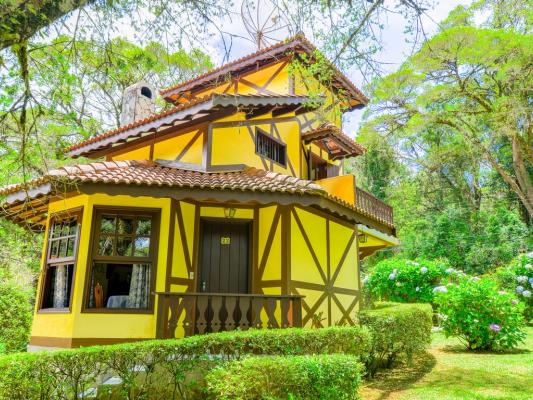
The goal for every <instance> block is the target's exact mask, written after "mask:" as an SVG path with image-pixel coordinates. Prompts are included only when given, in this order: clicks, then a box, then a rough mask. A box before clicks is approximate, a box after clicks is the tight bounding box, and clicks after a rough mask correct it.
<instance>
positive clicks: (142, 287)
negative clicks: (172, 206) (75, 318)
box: [86, 209, 159, 312]
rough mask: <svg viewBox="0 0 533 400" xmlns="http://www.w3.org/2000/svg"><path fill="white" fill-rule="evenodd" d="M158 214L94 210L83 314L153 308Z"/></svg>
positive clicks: (122, 210) (123, 210)
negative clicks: (91, 246)
mask: <svg viewBox="0 0 533 400" xmlns="http://www.w3.org/2000/svg"><path fill="white" fill-rule="evenodd" d="M158 227H159V214H157V213H155V212H153V211H148V210H147V211H144V210H127V209H120V210H116V211H113V210H103V209H102V210H100V209H98V210H96V213H95V223H94V227H93V249H92V258H91V262H90V265H89V273H88V277H89V280H88V290H87V292H88V296H87V299H86V310H87V311H91V310H93V311H97V310H100V311H107V312H113V311H118V312H120V311H122V312H136V311H138V312H142V311H145V312H149V311H150V310H151V309H152V308H153V296H152V292H153V285H154V283H155V276H154V272H155V268H156V265H155V256H156V252H157V246H156V239H157V230H158Z"/></svg>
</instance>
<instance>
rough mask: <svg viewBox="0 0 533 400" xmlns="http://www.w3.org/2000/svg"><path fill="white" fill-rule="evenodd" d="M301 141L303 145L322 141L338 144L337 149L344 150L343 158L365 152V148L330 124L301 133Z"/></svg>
mask: <svg viewBox="0 0 533 400" xmlns="http://www.w3.org/2000/svg"><path fill="white" fill-rule="evenodd" d="M302 140H303V141H304V142H305V143H311V142H314V141H322V140H332V141H334V142H335V143H336V144H338V146H339V147H341V148H342V149H345V150H344V153H345V154H344V155H343V157H350V156H357V155H361V154H364V153H365V152H366V148H365V147H364V146H362V145H360V144H359V143H357V142H356V141H354V140H353V139H352V138H350V137H349V136H348V135H347V134H345V133H344V132H343V131H342V130H340V129H339V128H338V127H337V126H336V125H333V124H330V123H328V124H324V125H321V126H319V127H318V128H315V129H310V130H308V131H305V132H302Z"/></svg>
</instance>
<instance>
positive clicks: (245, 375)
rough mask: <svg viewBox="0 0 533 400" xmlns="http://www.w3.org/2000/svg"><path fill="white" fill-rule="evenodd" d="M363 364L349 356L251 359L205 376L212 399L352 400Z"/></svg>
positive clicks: (237, 362) (233, 363)
mask: <svg viewBox="0 0 533 400" xmlns="http://www.w3.org/2000/svg"><path fill="white" fill-rule="evenodd" d="M361 371H362V364H360V363H359V362H358V359H357V358H356V357H353V356H349V355H341V354H335V355H318V356H269V357H250V358H245V359H243V360H241V361H233V362H230V363H228V364H227V365H224V366H221V367H218V368H216V369H214V370H213V371H212V372H210V373H209V374H208V375H207V377H206V381H207V389H208V393H209V394H210V396H211V398H214V399H221V400H222V399H242V400H247V399H250V400H252V399H269V400H275V399H294V400H296V399H306V400H314V399H316V400H319V399H320V400H328V399H331V400H353V399H355V398H357V389H358V387H359V384H360V382H361Z"/></svg>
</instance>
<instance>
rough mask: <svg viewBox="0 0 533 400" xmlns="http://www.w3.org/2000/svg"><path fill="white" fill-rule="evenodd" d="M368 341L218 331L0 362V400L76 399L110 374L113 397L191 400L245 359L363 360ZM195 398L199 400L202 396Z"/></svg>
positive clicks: (330, 331) (324, 334)
mask: <svg viewBox="0 0 533 400" xmlns="http://www.w3.org/2000/svg"><path fill="white" fill-rule="evenodd" d="M370 342H371V336H370V334H369V332H368V330H367V329H365V328H361V327H331V328H323V329H294V328H293V329H279V330H248V331H234V332H223V333H216V334H209V335H198V336H191V337H188V338H185V339H175V340H153V341H146V342H136V343H128V344H120V345H112V346H95V347H87V348H82V349H74V350H62V351H56V352H50V353H30V354H16V355H12V356H5V357H3V358H0V370H2V372H3V374H2V379H0V399H43V398H54V399H55V398H57V399H72V400H74V399H78V398H80V394H81V393H83V392H85V391H86V390H88V389H89V388H93V387H96V386H98V385H97V383H98V382H97V377H98V376H101V375H114V376H118V377H120V378H121V380H122V383H121V384H120V385H119V387H118V388H117V390H116V392H117V393H118V395H119V398H128V399H144V398H147V397H148V398H151V399H185V398H187V399H190V398H194V396H195V394H197V393H199V392H200V391H201V389H202V388H201V387H202V385H203V381H202V378H203V375H204V374H205V372H206V371H208V370H210V369H212V368H213V367H215V366H216V365H219V364H221V363H223V362H226V361H231V360H239V359H240V358H241V357H243V356H245V355H306V354H333V353H346V354H350V355H352V356H359V357H361V358H363V359H366V358H367V357H368V353H369V351H370V346H371V343H370ZM198 398H202V397H201V396H200V397H198Z"/></svg>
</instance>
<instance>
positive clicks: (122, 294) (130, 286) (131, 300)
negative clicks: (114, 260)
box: [88, 263, 151, 309]
mask: <svg viewBox="0 0 533 400" xmlns="http://www.w3.org/2000/svg"><path fill="white" fill-rule="evenodd" d="M150 279H151V278H150V264H107V263H105V264H104V263H95V264H94V266H93V269H92V276H91V282H90V292H89V302H88V307H89V308H116V309H121V308H122V309H124V308H135V309H146V308H148V305H149V299H150V297H149V296H150Z"/></svg>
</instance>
